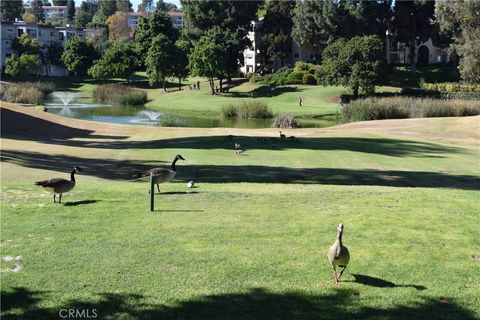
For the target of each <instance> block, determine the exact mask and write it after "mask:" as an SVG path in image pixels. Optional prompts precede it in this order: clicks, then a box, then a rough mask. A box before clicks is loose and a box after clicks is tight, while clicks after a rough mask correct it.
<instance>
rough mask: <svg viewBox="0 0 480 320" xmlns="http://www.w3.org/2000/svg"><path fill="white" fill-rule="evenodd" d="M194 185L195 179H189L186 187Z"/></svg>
mask: <svg viewBox="0 0 480 320" xmlns="http://www.w3.org/2000/svg"><path fill="white" fill-rule="evenodd" d="M193 186H195V181H193V180H191V181H188V182H187V188H193Z"/></svg>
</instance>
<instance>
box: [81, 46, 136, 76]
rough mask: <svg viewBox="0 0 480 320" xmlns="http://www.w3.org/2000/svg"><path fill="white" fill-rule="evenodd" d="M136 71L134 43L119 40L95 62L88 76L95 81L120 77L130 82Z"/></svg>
mask: <svg viewBox="0 0 480 320" xmlns="http://www.w3.org/2000/svg"><path fill="white" fill-rule="evenodd" d="M137 70H138V57H137V52H136V50H135V45H134V43H133V42H132V41H131V40H130V39H127V38H119V39H117V40H116V41H115V42H113V43H112V44H111V45H110V46H109V47H108V48H107V49H106V50H105V52H104V53H103V55H102V58H101V59H100V60H96V61H95V62H94V64H93V66H92V67H90V69H88V74H89V75H90V76H92V77H94V78H95V79H102V78H108V77H122V78H124V79H125V80H127V82H130V77H131V76H132V75H133V74H134V73H135V71H137Z"/></svg>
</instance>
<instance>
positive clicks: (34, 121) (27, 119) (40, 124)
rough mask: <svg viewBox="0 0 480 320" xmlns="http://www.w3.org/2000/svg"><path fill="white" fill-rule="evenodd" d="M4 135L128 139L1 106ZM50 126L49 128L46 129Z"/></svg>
mask: <svg viewBox="0 0 480 320" xmlns="http://www.w3.org/2000/svg"><path fill="white" fill-rule="evenodd" d="M0 118H1V128H2V132H1V133H2V137H3V138H9V137H11V138H12V139H18V140H32V141H53V142H55V141H57V142H59V144H63V143H62V142H64V141H68V139H73V138H88V139H99V140H101V139H116V140H121V139H126V138H128V137H127V136H113V135H112V136H109V135H98V134H93V133H94V131H92V130H87V129H79V128H74V127H71V126H66V125H63V124H59V123H56V122H52V121H48V120H45V119H41V118H37V117H34V116H31V115H28V114H25V113H22V112H17V111H14V110H10V109H7V108H0ZM45 128H48V129H45Z"/></svg>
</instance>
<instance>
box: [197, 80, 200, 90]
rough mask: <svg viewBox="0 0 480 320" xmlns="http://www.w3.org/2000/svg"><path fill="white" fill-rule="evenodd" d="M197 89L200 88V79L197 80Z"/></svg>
mask: <svg viewBox="0 0 480 320" xmlns="http://www.w3.org/2000/svg"><path fill="white" fill-rule="evenodd" d="M197 90H200V81H198V80H197Z"/></svg>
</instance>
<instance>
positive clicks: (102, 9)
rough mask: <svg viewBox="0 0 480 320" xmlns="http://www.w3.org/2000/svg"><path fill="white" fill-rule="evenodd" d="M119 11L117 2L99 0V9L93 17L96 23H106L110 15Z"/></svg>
mask: <svg viewBox="0 0 480 320" xmlns="http://www.w3.org/2000/svg"><path fill="white" fill-rule="evenodd" d="M116 11H117V2H116V1H112V0H99V1H98V11H97V12H96V13H95V16H94V17H93V19H92V22H93V23H94V24H96V25H104V24H105V21H107V19H108V17H110V16H111V15H112V14H114V13H115V12H116Z"/></svg>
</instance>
